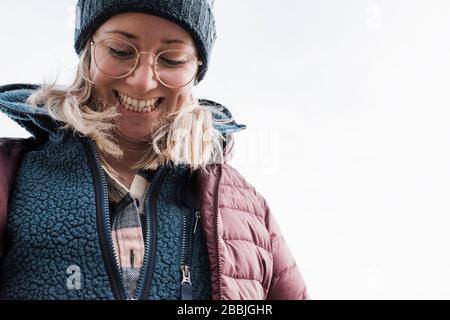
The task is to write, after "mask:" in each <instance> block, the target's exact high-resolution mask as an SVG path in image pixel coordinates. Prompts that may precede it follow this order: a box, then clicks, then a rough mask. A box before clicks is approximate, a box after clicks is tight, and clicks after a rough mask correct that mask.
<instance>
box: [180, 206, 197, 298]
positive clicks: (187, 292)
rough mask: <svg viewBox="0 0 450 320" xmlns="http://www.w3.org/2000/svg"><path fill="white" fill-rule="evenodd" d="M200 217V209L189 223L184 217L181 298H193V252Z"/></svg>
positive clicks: (185, 216)
mask: <svg viewBox="0 0 450 320" xmlns="http://www.w3.org/2000/svg"><path fill="white" fill-rule="evenodd" d="M199 219H200V212H199V211H198V210H196V211H195V213H194V214H193V215H192V221H191V223H190V224H188V217H187V215H184V217H183V243H182V247H181V248H182V253H181V267H180V270H181V276H182V280H181V300H192V299H193V297H192V296H193V290H192V281H191V271H192V252H193V247H194V241H195V234H196V232H197V226H198V220H199Z"/></svg>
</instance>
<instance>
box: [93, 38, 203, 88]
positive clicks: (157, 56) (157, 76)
mask: <svg viewBox="0 0 450 320" xmlns="http://www.w3.org/2000/svg"><path fill="white" fill-rule="evenodd" d="M107 39H114V40H119V41H122V42H125V43H126V44H129V45H130V46H131V47H132V48H133V49H134V50H135V51H136V53H137V59H136V63H135V65H134V67H133V68H132V69H131V71H130V72H128V73H127V74H125V75H123V76H120V77H113V76H111V75H109V74H107V73H105V72H103V71H102V70H101V68H100V67H99V66H98V65H97V61H96V59H95V45H97V44H98V42H96V41H94V39H93V38H92V39H91V41H90V45H91V52H92V53H93V54H94V57H93V60H94V64H95V66H96V67H97V68H98V70H100V72H101V73H103V74H104V75H106V76H108V77H110V78H112V79H123V78H126V77H128V76H129V75H130V74H132V73H133V72H134V71H136V69H137V67H138V65H139V62H140V61H141V54H147V55H151V56H154V57H155V61H154V63H153V67H152V69H153V73H154V74H155V76H156V78H157V79H158V81H159V82H160V83H161V84H162V85H163V86H165V87H167V88H170V89H181V88H184V87H186V86H187V85H189V84H190V83H191V82H192V81H194V80H195V78H196V77H197V75H198V70H199V67H201V66H202V65H203V62H202V61H201V60H200V59H198V58H197V57H196V56H195V55H194V54H192V53H190V52H187V51H184V50H178V49H169V50H164V51H161V52H160V53H158V54H154V53H152V52H148V51H139V50H138V48H136V46H135V45H133V44H132V43H130V42H128V41H126V40H124V39H120V38H114V37H111V38H107ZM99 41H105V40H99ZM93 47H94V48H93ZM92 49H93V50H92ZM170 51H177V52H184V53H187V54H189V55H190V56H192V57H193V58H194V59H195V62H196V64H197V71H196V73H195V75H194V76H193V77H192V79H191V80H189V82H188V83H186V84H185V85H183V86H181V87H173V86H169V85H167V84H166V83H164V82H163V81H162V80H161V79H160V77H159V75H158V72H157V71H156V65H157V61H158V58H159V56H160V55H162V54H163V53H166V52H170Z"/></svg>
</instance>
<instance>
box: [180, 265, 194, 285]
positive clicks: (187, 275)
mask: <svg viewBox="0 0 450 320" xmlns="http://www.w3.org/2000/svg"><path fill="white" fill-rule="evenodd" d="M181 273H182V275H183V280H181V284H183V283H189V284H192V282H191V268H190V267H189V266H181Z"/></svg>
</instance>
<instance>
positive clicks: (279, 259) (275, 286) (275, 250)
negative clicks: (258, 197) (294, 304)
mask: <svg viewBox="0 0 450 320" xmlns="http://www.w3.org/2000/svg"><path fill="white" fill-rule="evenodd" d="M264 202H265V201H264ZM265 205H266V208H267V211H266V214H267V215H266V224H267V228H268V230H269V232H270V234H271V242H272V255H273V275H272V281H271V284H270V288H269V292H268V296H267V299H268V300H306V299H309V298H310V297H309V295H308V292H307V289H306V284H305V281H304V280H303V277H302V275H301V273H300V271H299V268H298V266H297V264H296V262H295V259H294V257H293V255H292V253H291V252H290V250H289V248H288V245H287V243H286V242H285V240H284V238H283V236H282V234H281V230H280V227H279V225H278V223H277V222H276V221H275V218H274V216H273V215H272V213H271V211H270V209H269V207H268V206H267V203H265Z"/></svg>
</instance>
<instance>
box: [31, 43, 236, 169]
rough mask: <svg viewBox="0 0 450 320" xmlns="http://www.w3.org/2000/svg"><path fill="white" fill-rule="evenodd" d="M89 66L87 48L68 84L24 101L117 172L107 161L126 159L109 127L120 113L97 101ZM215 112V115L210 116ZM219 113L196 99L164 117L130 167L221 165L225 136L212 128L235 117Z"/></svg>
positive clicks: (45, 87) (47, 86)
mask: <svg viewBox="0 0 450 320" xmlns="http://www.w3.org/2000/svg"><path fill="white" fill-rule="evenodd" d="M90 65H91V50H90V46H89V45H87V46H86V47H85V48H84V49H83V50H82V52H81V54H80V61H79V64H78V68H77V72H76V75H75V79H74V81H73V83H72V84H71V85H70V86H68V87H67V88H58V87H57V85H56V81H55V82H53V83H50V84H48V83H46V82H44V84H43V85H42V87H41V88H40V89H38V90H37V91H36V92H34V93H33V94H32V95H31V96H30V97H29V98H28V99H27V102H28V103H29V104H31V105H33V106H35V107H43V108H45V109H46V110H47V111H48V113H49V115H50V116H51V117H52V118H53V119H54V120H56V121H59V122H61V123H63V128H68V129H71V130H72V131H73V132H74V133H79V134H81V135H83V136H88V137H90V138H91V139H92V140H93V141H94V142H95V143H96V145H97V148H98V149H99V152H100V155H101V158H102V162H103V165H105V166H106V167H107V168H108V169H109V170H112V171H113V172H114V173H116V174H117V172H115V170H114V169H113V168H112V167H111V166H110V165H109V161H108V160H109V159H111V158H118V159H120V158H122V157H123V156H124V152H123V149H121V147H120V146H119V145H118V142H117V141H118V140H117V139H116V137H115V132H117V131H116V126H115V124H114V123H113V120H114V119H115V118H116V117H118V116H120V114H119V113H118V112H117V111H116V107H115V106H111V105H109V104H108V103H107V102H106V101H103V100H101V99H98V98H97V97H96V93H95V87H94V85H93V83H92V82H91V81H90V80H88V78H87V77H86V75H89V74H90V72H89V71H90ZM214 114H219V116H218V117H213V115H214ZM220 114H221V110H220V108H217V107H214V106H205V105H200V103H199V101H198V100H196V99H194V100H193V101H192V102H191V104H189V105H187V106H184V107H182V108H181V109H180V110H179V111H177V112H174V113H171V114H165V115H164V116H163V117H161V119H160V120H159V123H158V124H157V125H158V129H157V130H156V131H155V132H154V134H153V135H152V137H151V139H149V140H148V141H147V142H148V148H147V149H146V150H145V152H144V153H143V156H142V158H141V160H140V161H138V162H137V163H136V164H135V165H133V167H132V169H134V170H139V169H156V168H157V167H158V166H160V165H164V164H168V163H170V162H173V164H175V165H177V164H186V165H188V166H189V167H190V168H191V169H192V170H196V169H198V168H202V169H204V168H205V167H206V165H208V164H212V163H223V162H225V161H226V159H224V153H223V151H224V150H223V147H222V146H223V140H224V137H223V136H222V134H221V133H220V132H219V131H218V130H217V129H216V128H215V126H214V124H218V125H221V124H226V123H229V122H232V121H233V119H232V118H227V119H222V120H220V118H221V116H220ZM227 149H228V148H227ZM230 151H231V150H230Z"/></svg>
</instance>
